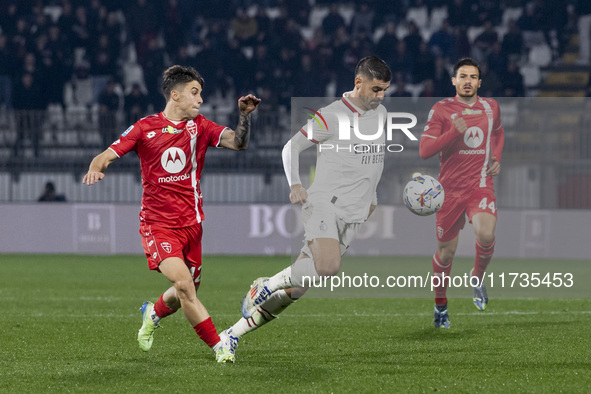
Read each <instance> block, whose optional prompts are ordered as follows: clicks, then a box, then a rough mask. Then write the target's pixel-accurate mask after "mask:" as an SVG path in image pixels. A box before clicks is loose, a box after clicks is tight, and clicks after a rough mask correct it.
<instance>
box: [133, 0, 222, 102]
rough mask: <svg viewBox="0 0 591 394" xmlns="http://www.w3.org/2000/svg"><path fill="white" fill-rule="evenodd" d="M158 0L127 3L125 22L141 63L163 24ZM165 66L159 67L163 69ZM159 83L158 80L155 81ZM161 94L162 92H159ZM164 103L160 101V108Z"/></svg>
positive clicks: (139, 0)
mask: <svg viewBox="0 0 591 394" xmlns="http://www.w3.org/2000/svg"><path fill="white" fill-rule="evenodd" d="M157 3H158V2H152V1H148V0H136V1H135V3H132V4H130V5H129V4H126V10H125V11H126V12H125V24H126V25H127V28H128V29H129V37H130V38H131V39H132V40H134V43H135V50H136V52H137V56H138V61H139V63H140V64H141V63H143V62H144V61H149V59H146V58H149V56H150V55H151V54H150V53H149V46H150V42H151V41H152V40H153V39H154V37H156V34H157V32H158V28H159V27H160V26H161V20H162V18H161V14H159V12H158V8H157V5H158V4H157ZM214 8H215V7H214ZM163 68H164V67H161V68H159V69H158V70H162V69H163ZM155 83H156V84H158V86H159V83H158V81H156V82H155ZM158 94H159V95H160V93H158ZM160 104H162V103H159V105H158V107H157V108H159V107H160V106H161V105H160Z"/></svg>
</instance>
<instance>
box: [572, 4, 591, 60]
mask: <svg viewBox="0 0 591 394" xmlns="http://www.w3.org/2000/svg"><path fill="white" fill-rule="evenodd" d="M575 8H576V13H577V15H578V16H579V20H578V24H577V26H578V29H579V59H578V63H579V64H589V61H590V60H591V59H590V54H591V1H589V0H577V1H576V4H575Z"/></svg>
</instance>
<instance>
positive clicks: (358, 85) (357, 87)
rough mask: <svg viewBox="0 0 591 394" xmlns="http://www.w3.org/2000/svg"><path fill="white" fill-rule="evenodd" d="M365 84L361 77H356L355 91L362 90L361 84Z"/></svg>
mask: <svg viewBox="0 0 591 394" xmlns="http://www.w3.org/2000/svg"><path fill="white" fill-rule="evenodd" d="M362 82H363V80H362V79H361V77H359V76H357V77H355V89H358V90H359V89H361V83H362Z"/></svg>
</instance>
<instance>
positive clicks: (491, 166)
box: [486, 156, 501, 176]
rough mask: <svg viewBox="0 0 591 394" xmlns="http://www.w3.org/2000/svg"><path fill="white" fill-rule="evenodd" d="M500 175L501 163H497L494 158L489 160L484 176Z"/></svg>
mask: <svg viewBox="0 0 591 394" xmlns="http://www.w3.org/2000/svg"><path fill="white" fill-rule="evenodd" d="M500 173H501V163H499V162H498V161H497V158H496V157H495V156H493V157H491V158H490V163H488V169H487V170H486V175H489V176H497V175H499V174H500Z"/></svg>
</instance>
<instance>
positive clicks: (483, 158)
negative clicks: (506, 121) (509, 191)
mask: <svg viewBox="0 0 591 394" xmlns="http://www.w3.org/2000/svg"><path fill="white" fill-rule="evenodd" d="M457 116H460V117H463V118H464V120H465V121H466V125H467V126H468V130H466V132H465V133H464V134H463V135H462V134H460V133H459V132H458V130H457V129H456V127H455V126H454V124H453V119H455V117H457ZM503 143H504V131H503V126H502V124H501V112H500V110H499V104H498V103H497V102H496V101H495V100H493V99H490V98H483V97H477V100H476V102H475V103H473V104H466V103H463V102H461V101H460V100H458V98H457V97H452V98H448V99H445V100H441V101H439V102H437V103H436V104H435V105H434V106H433V108H431V111H430V112H429V116H428V118H427V125H426V126H425V130H424V131H423V135H422V136H421V143H420V147H419V153H420V155H421V157H423V158H425V159H426V158H428V157H431V156H433V155H434V154H436V153H439V160H440V162H441V169H440V172H439V182H441V184H442V185H443V188H444V189H445V193H446V194H447V193H454V192H460V193H461V192H463V191H465V190H468V189H470V190H472V189H474V188H478V187H481V188H485V187H488V188H492V187H493V178H492V176H487V175H486V170H487V169H488V166H489V160H490V159H491V158H492V157H493V156H494V157H496V160H497V161H498V162H500V161H501V153H502V150H503Z"/></svg>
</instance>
